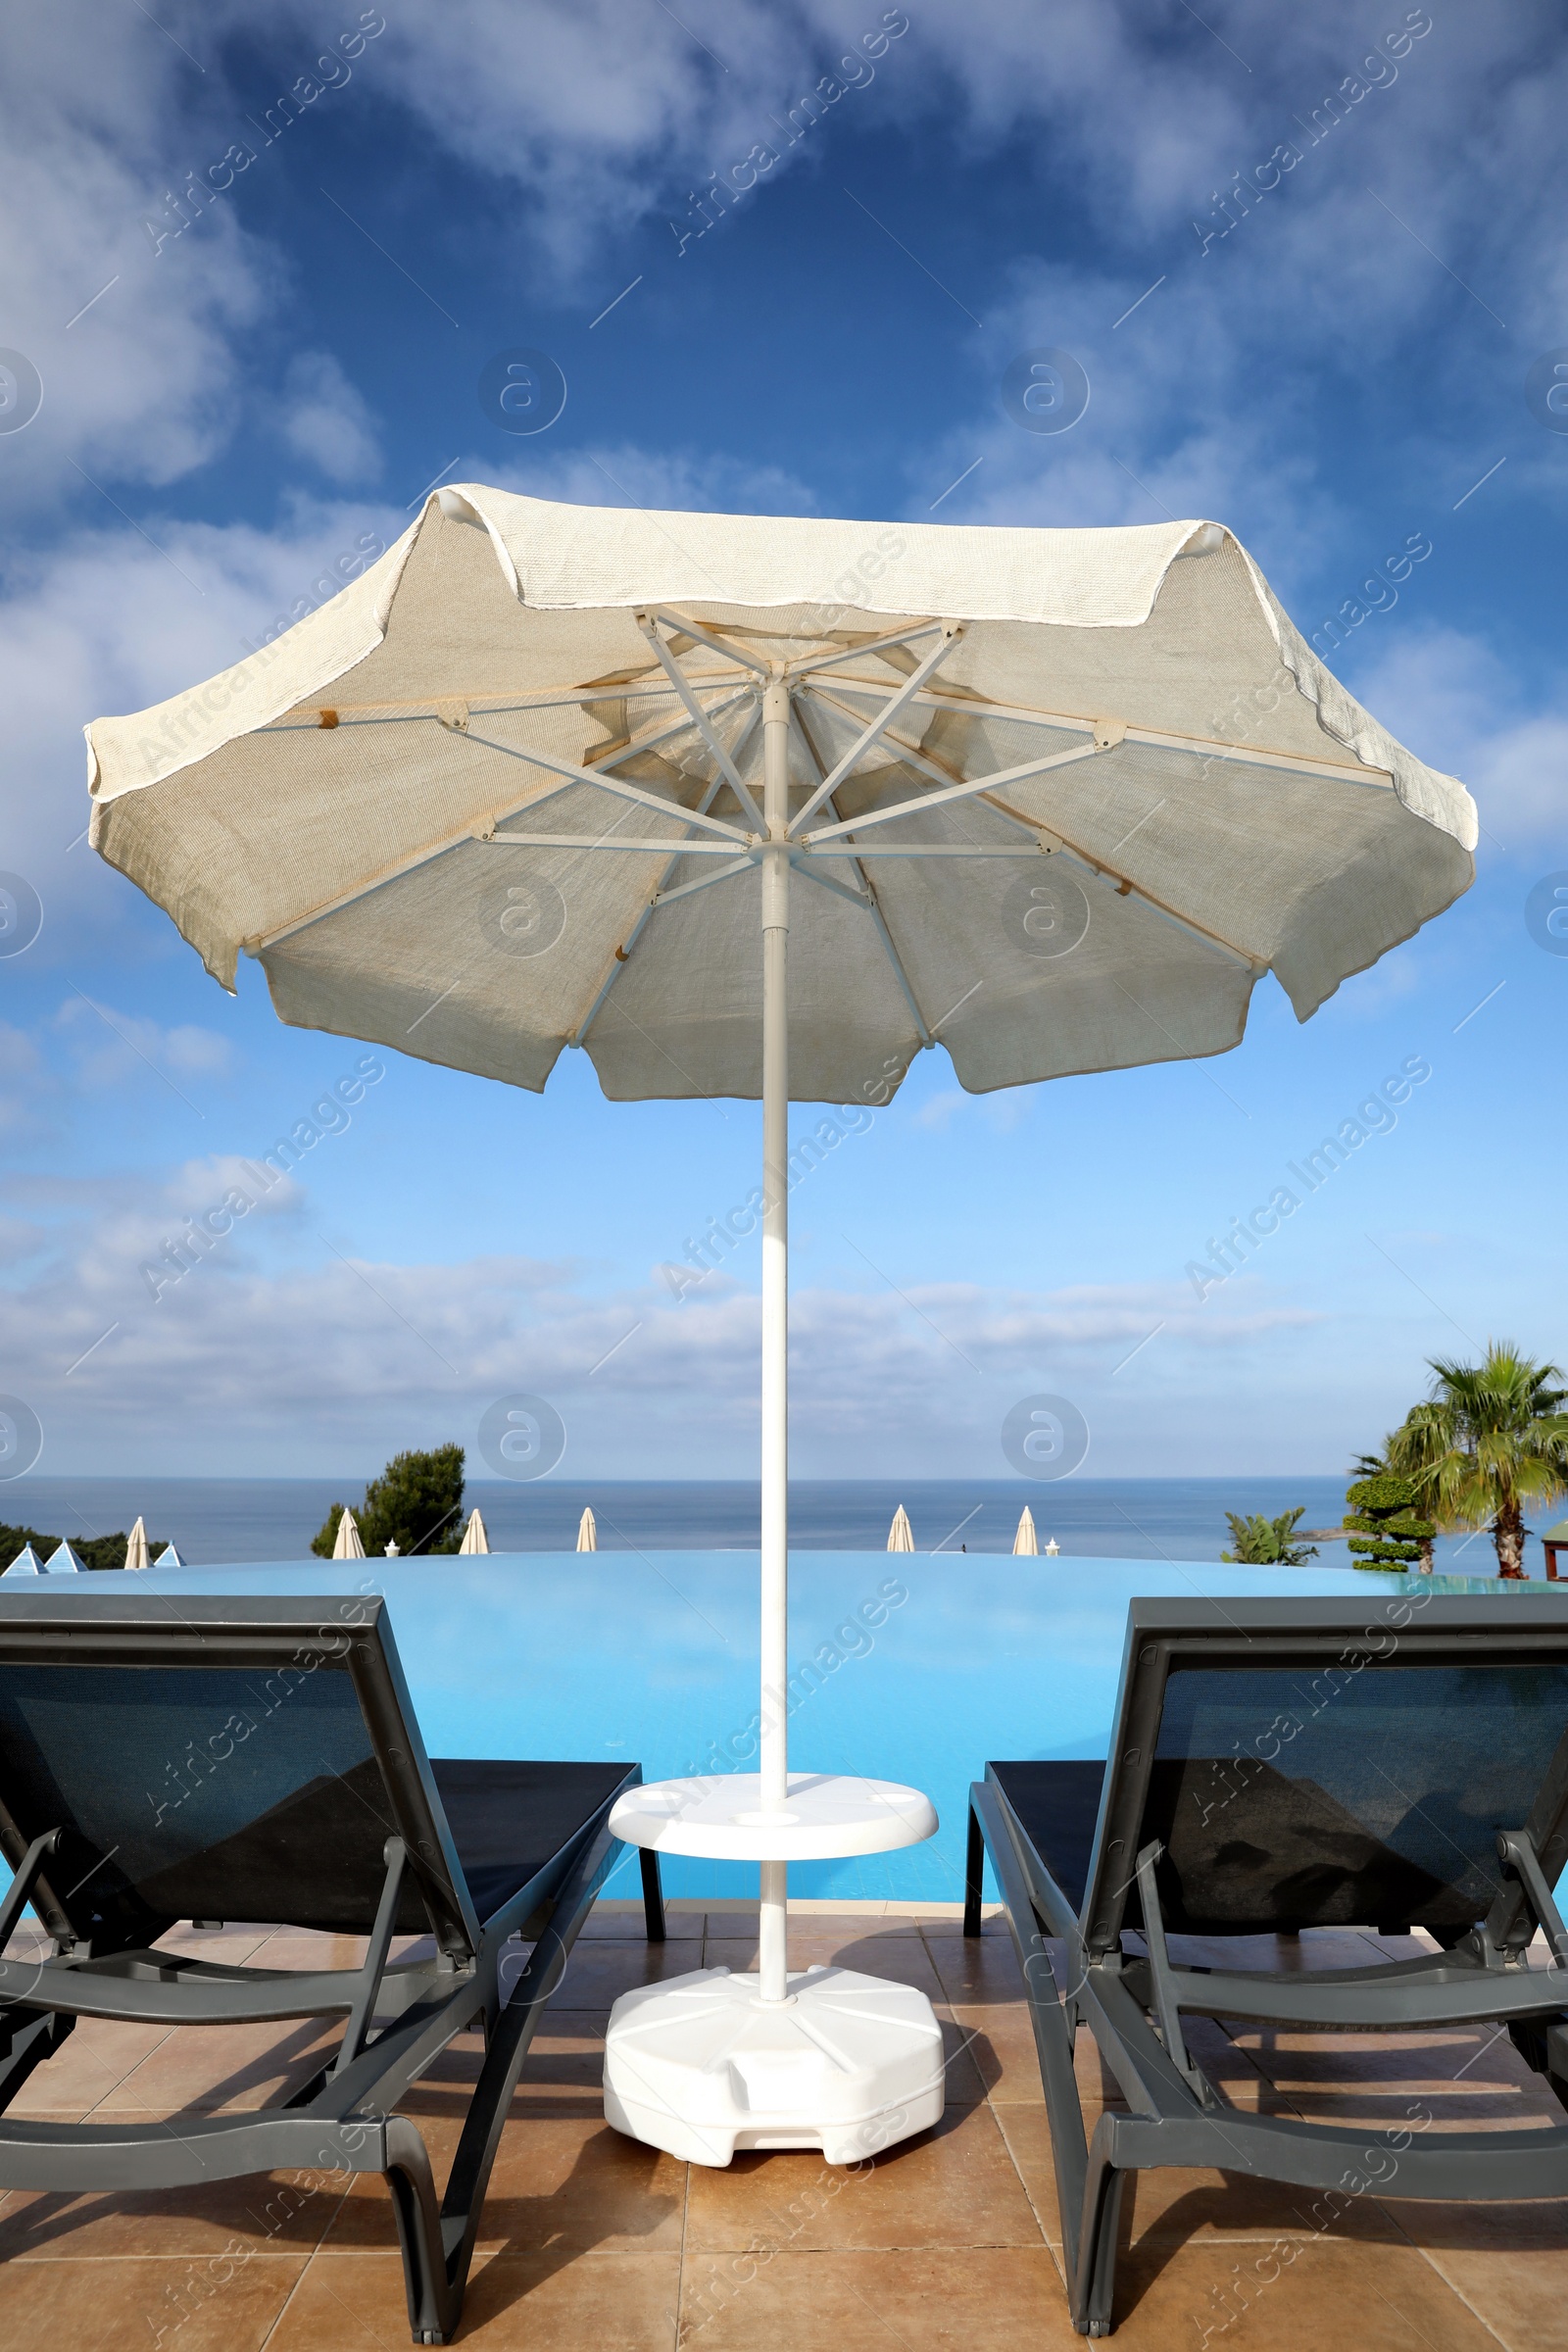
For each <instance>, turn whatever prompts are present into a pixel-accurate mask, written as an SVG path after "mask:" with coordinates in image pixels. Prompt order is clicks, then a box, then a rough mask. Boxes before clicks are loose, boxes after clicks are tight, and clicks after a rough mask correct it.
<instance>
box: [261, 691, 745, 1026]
mask: <svg viewBox="0 0 1568 2352" xmlns="http://www.w3.org/2000/svg"><path fill="white" fill-rule="evenodd" d="M742 699H743V697H742V696H741V695H739V694H736V695H733V696H731V697H730V699H729V701H728V702H727V703H725V704H723V705H722V706H720V710H721V711H723V710H730V709H733V708H734V705H735V704H736V703H737V702H739V701H741V700H742ZM715 715H717V713H715ZM753 724H755V719H752V720H748V722H747V726H746V728H745V730H744V731H743V733H742V734H741V736H740V737H739V738H738V740H737V747H736V748H737V749H739V745H740V744H741V743H743V742H744V741H745V740H746V736H747V734H749V733H750V732H751V728H752V726H753ZM688 725H689V722H688V721H687V720H686V719H685V718H681V719H679V720H677V721H676V722H675V723H674V724H673V725H669V724H666V725H664V726H662V727H660V728H658V729H656V730H655V731H654V732H653V733H652V734H651V735H647V736H643V737H641V738H639V740H637V741H636V742H634V743H623V744H621V745H620V747H619V748H618V750H616V751H614V752H611V753H608V754H606V755H605V764H606V765H609V764H611V763H612V762H613V761H615V760H633V759H636V758H637V757H638V756H639V755H640V754H642V753H643V752H648V751H652V750H654V749H655V748H657V746H658V745H659V744H661V743H667V742H668V740H669V738H670V737H671V736H672V735H684V734H685V733H686V732H687V731H688ZM451 731H452V732H453V733H463V732H464V730H462V729H453V730H451ZM468 740H469V741H475V740H477V741H479V742H481V743H488V741H489V738H488V737H485V736H481V737H478V738H474V737H472V736H470V737H469V738H468ZM496 748H497V749H498V750H505V748H506V747H505V746H504V745H498V746H497V747H496ZM560 772H561V774H562V775H563V777H564V779H565V780H564V782H562V783H559V784H551V785H549V786H548V787H547V788H546V789H544V790H543V791H538V790H536V791H534V792H533V793H531V794H530V795H529V797H528V799H527V800H525V801H516V802H515V803H513V805H512V806H511V807H510V808H507V809H502V810H501V811H500V812H499V814H497V815H495V816H492V817H491V818H489V819H488V820H487V821H488V822H489V824H490V825H491V827H492V828H494V826H496V825H498V824H505V823H506V822H507V821H508V820H509V819H510V818H512V817H515V816H526V815H527V814H528V812H529V810H530V809H541V808H543V806H544V804H545V802H546V801H553V800H555V799H557V798H558V797H559V795H560V794H562V793H563V792H566V791H568V790H569V789H570V787H571V786H572V785H573V784H596V783H603V782H604V781H605V779H604V778H603V777H602V776H600V775H599V774H598V773H597V772H596V770H595V769H593V768H587V767H585V768H582V769H580V770H579V769H577V768H567V767H565V766H564V765H563V766H562V767H561V770H560ZM716 790H717V786H716V785H715V786H714V787H713V790H712V791H710V792H709V793H708V794H707V795H706V797H705V798H704V799H703V800H702V801H701V802H700V803H699V809H700V810H701V811H703V812H705V813H706V810H707V809H708V805H709V802H710V801H711V799H712V797H713V791H716ZM652 805H653V806H654V807H655V808H656V809H660V810H661V811H662V813H663V814H664V815H666V816H673V817H676V818H684V819H685V820H686V821H687V822H691V821H693V816H692V811H691V809H685V808H683V807H682V806H681V804H680V803H679V802H678V801H661V800H658V799H657V798H656V799H655V800H654V801H653V804H652ZM719 831H720V832H721V833H722V834H723V836H724V844H725V845H728V844H733V843H736V842H739V841H741V840H743V839H744V838H745V837H744V835H742V834H739V833H736V832H735V831H734V830H733V829H732V828H731V827H728V826H720V827H719ZM485 838H486V836H485V835H483V834H481V833H479V832H477V831H476V829H475V825H474V824H468V825H466V826H465V827H464V829H463V830H462V832H461V833H450V834H448V835H447V836H446V837H445V839H444V840H441V841H438V842H433V843H431V844H430V845H429V847H427V848H425V849H422V850H416V851H415V852H413V854H412V855H411V856H409V857H407V858H398V859H397V861H396V862H395V863H394V864H392V865H389V866H383V867H382V869H381V871H380V872H379V873H377V874H372V875H371V877H370V879H369V880H368V882H357V883H356V884H355V886H354V888H353V889H352V890H346V891H344V892H343V893H342V894H341V896H340V897H338V898H335V899H328V900H327V901H325V903H324V904H323V905H321V906H319V907H311V908H310V910H309V911H308V912H307V913H305V914H297V915H294V916H291V917H290V919H289V921H288V922H286V923H280V924H279V925H278V927H277V929H276V930H275V931H262V932H257V933H256V934H255V935H254V936H253V937H251V938H248V939H246V940H243V941H242V942H241V943H240V944H241V945H242V946H243V947H244V949H245V951H246V953H247V955H253V956H254V955H257V954H259V953H260V952H261V950H262V949H263V948H272V947H276V946H277V944H278V942H279V941H280V940H285V939H291V938H292V937H293V935H294V933H295V932H296V931H304V930H307V929H309V927H310V925H311V924H312V923H319V922H322V921H324V919H325V918H326V916H327V915H329V914H341V912H342V911H343V909H344V907H352V906H354V905H355V904H356V903H357V902H358V901H359V900H361V899H368V898H369V897H370V896H371V895H372V893H374V892H375V891H378V890H384V889H385V888H386V886H387V885H388V883H391V882H399V881H401V880H402V879H403V877H404V875H405V874H413V873H417V872H418V870H419V868H420V867H421V866H424V865H432V864H433V863H434V862H435V860H436V858H445V857H446V856H447V855H448V853H449V852H450V851H452V850H458V849H462V847H463V846H464V844H465V842H469V841H475V840H483V839H485ZM489 838H491V839H494V838H497V837H496V836H495V834H494V832H493V831H492V833H491V835H490V836H489ZM513 838H514V839H516V838H520V837H519V836H514V837H513ZM599 839H600V840H602V839H603V836H600V837H599ZM541 846H542V845H541ZM593 846H594V847H598V846H599V842H598V841H596V842H595V843H594V844H593ZM616 846H617V847H618V846H620V845H618V844H617V845H616ZM627 846H628V847H629V846H630V845H629V844H628V845H627ZM663 846H664V845H663V844H662V843H660V844H657V845H655V848H656V851H657V850H659V849H662V848H663ZM720 846H721V845H719V844H715V845H714V847H715V848H718V847H720ZM683 854H684V853H683ZM573 1042H575V1041H573Z"/></svg>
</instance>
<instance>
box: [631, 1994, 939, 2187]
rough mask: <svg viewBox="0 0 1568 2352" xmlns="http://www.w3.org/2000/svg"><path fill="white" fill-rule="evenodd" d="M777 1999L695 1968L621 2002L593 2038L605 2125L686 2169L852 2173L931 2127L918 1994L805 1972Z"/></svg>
mask: <svg viewBox="0 0 1568 2352" xmlns="http://www.w3.org/2000/svg"><path fill="white" fill-rule="evenodd" d="M788 1982H789V1998H788V1999H787V2000H783V2001H763V1999H762V1998H761V1992H760V1985H761V1980H760V1978H759V1977H755V1976H744V1977H738V1976H733V1975H732V1974H731V1973H730V1971H729V1970H728V1969H727V1968H707V1969H699V1970H696V1971H694V1973H693V1974H692V1975H690V1976H686V1977H672V1978H670V1979H669V1980H668V1982H667V1983H665V1984H662V1985H640V1986H639V1987H638V1988H637V1989H636V1990H635V1991H634V1992H623V1993H622V1994H621V1996H620V1998H619V2000H618V2001H617V2002H616V2003H615V2005H614V2007H613V2009H612V2011H611V2013H610V2028H609V2031H608V2033H607V2034H606V2036H605V2118H606V2121H607V2122H608V2123H611V2124H613V2126H614V2128H615V2130H616V2131H624V2132H626V2133H627V2135H628V2136H629V2137H630V2138H632V2139H640V2140H644V2141H646V2142H647V2144H648V2145H649V2146H650V2147H654V2148H663V2149H664V2150H665V2151H666V2153H667V2154H669V2155H671V2156H676V2157H679V2158H681V2159H683V2160H684V2161H685V2162H686V2163H688V2164H708V2165H715V2166H723V2165H726V2164H728V2163H729V2162H730V2161H731V2159H732V2158H733V2157H734V2155H735V2152H736V2150H737V2149H738V2148H740V2149H746V2148H820V2149H821V2151H822V2155H823V2158H824V2160H825V2161H826V2162H827V2163H828V2164H856V2163H858V2162H860V2161H862V2160H863V2159H864V2158H866V2157H868V2156H875V2155H877V2154H878V2153H879V2152H880V2151H881V2150H882V2149H883V2148H888V2147H892V2146H893V2145H894V2144H895V2143H896V2142H897V2141H898V2140H901V2139H907V2138H908V2137H909V2136H910V2135H911V2133H913V2132H916V2131H928V2130H929V2129H930V2128H931V2126H932V2125H933V2124H936V2123H939V2122H940V2121H941V2119H942V2107H943V2092H944V2083H943V2066H942V2029H941V2027H940V2026H939V2025H938V2023H937V2017H936V2012H935V2010H934V2009H933V2008H932V2006H931V2004H930V2002H929V2001H928V2000H927V1999H926V1996H925V1994H924V1993H923V1992H919V1991H916V1990H915V1988H914V1987H913V1986H912V1985H890V1984H887V1983H885V1982H884V1981H883V1979H881V1978H880V1977H865V1976H860V1975H859V1974H858V1972H857V1971H855V1970H853V1969H848V1968H809V1969H806V1970H804V1971H802V1972H801V1973H800V1974H798V1975H792V1976H791V1977H790V1978H789V1980H788Z"/></svg>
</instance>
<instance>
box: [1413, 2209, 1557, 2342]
mask: <svg viewBox="0 0 1568 2352" xmlns="http://www.w3.org/2000/svg"><path fill="white" fill-rule="evenodd" d="M1474 2210H1475V2209H1474V2208H1472V2211H1474ZM1496 2210H1498V2211H1499V2212H1500V2210H1501V2209H1500V2208H1498V2209H1496ZM1533 2210H1539V2209H1535V2208H1531V2207H1529V2206H1524V2207H1520V2206H1515V2207H1514V2208H1513V2211H1514V2213H1515V2214H1516V2215H1517V2214H1528V2213H1530V2212H1531V2211H1533ZM1556 2212H1557V2214H1558V2216H1559V2217H1563V2216H1565V2215H1568V2207H1565V2206H1564V2205H1561V2204H1559V2205H1558V2206H1557V2207H1556ZM1412 2219H1414V2217H1413V2216H1412ZM1423 2236H1425V2230H1424V2229H1423ZM1426 2250H1427V2259H1428V2260H1429V2261H1430V2262H1431V2264H1432V2266H1433V2268H1434V2269H1435V2270H1436V2271H1437V2272H1438V2274H1439V2276H1440V2277H1441V2278H1445V2279H1446V2280H1447V2282H1448V2284H1449V2285H1450V2286H1451V2287H1452V2288H1453V2289H1454V2291H1455V2293H1456V2294H1460V2295H1462V2296H1463V2297H1464V2299H1465V2301H1466V2302H1467V2303H1468V2304H1469V2305H1470V2306H1471V2308H1472V2309H1473V2310H1475V2311H1477V2312H1480V2313H1483V2314H1485V2317H1486V2321H1487V2325H1488V2326H1489V2327H1491V2329H1492V2331H1493V2333H1494V2334H1495V2336H1497V2337H1498V2338H1499V2339H1500V2341H1501V2342H1502V2343H1503V2344H1505V2345H1506V2346H1507V2352H1545V2348H1546V2347H1547V2346H1549V2345H1560V2344H1561V2343H1563V2342H1564V2341H1565V2340H1568V2230H1565V2229H1564V2228H1563V2224H1562V2219H1561V2218H1559V2221H1558V2224H1557V2237H1556V2242H1555V2243H1554V2244H1553V2245H1551V2246H1531V2245H1528V2244H1523V2243H1520V2244H1515V2245H1510V2246H1506V2247H1497V2248H1488V2249H1481V2248H1469V2247H1464V2246H1442V2247H1433V2246H1432V2244H1431V2241H1430V2239H1427V2243H1426Z"/></svg>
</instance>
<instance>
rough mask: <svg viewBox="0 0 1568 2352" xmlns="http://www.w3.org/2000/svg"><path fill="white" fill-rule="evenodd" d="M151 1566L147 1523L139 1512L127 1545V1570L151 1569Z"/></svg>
mask: <svg viewBox="0 0 1568 2352" xmlns="http://www.w3.org/2000/svg"><path fill="white" fill-rule="evenodd" d="M151 1565H152V1561H151V1558H150V1556H149V1554H148V1550H147V1522H146V1520H145V1519H143V1518H142V1517H141V1515H140V1513H139V1512H138V1514H137V1517H136V1524H135V1526H134V1527H133V1528H132V1529H131V1531H130V1535H129V1537H128V1539H127V1541H126V1544H125V1566H126V1567H127V1568H150V1567H151Z"/></svg>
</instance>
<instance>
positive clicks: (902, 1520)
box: [888, 1502, 914, 1551]
mask: <svg viewBox="0 0 1568 2352" xmlns="http://www.w3.org/2000/svg"><path fill="white" fill-rule="evenodd" d="M888 1549H889V1551H912V1550H913V1549H914V1531H913V1529H912V1528H911V1527H910V1525H909V1514H908V1512H907V1510H906V1509H905V1507H904V1505H903V1503H902V1502H901V1503H900V1505H899V1507H898V1509H897V1510H896V1511H895V1512H894V1514H893V1525H892V1526H891V1527H890V1528H889V1529H888Z"/></svg>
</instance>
